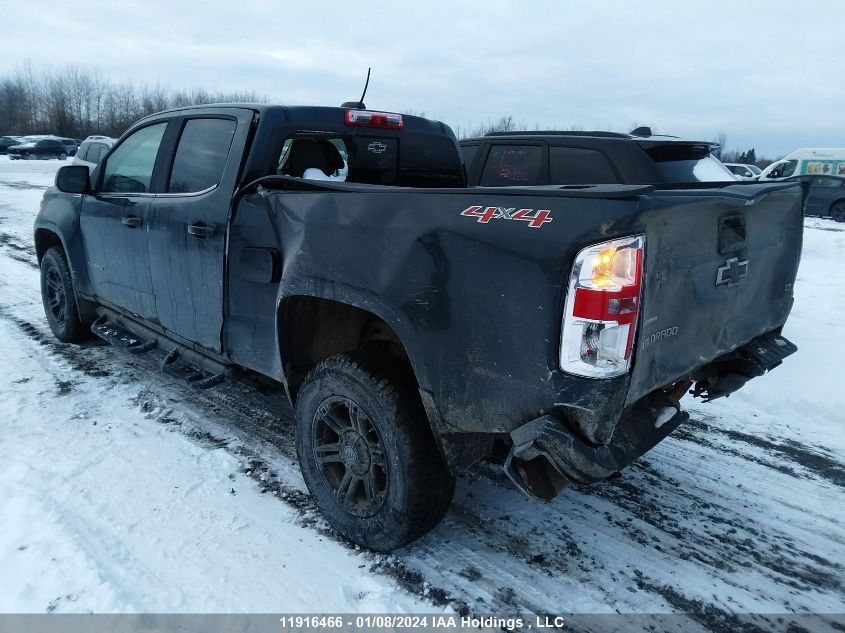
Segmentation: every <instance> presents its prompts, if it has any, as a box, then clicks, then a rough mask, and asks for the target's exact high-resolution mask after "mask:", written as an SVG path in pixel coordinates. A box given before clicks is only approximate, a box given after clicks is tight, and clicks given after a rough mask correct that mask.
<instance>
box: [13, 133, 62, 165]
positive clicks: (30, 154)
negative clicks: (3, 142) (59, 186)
mask: <svg viewBox="0 0 845 633" xmlns="http://www.w3.org/2000/svg"><path fill="white" fill-rule="evenodd" d="M6 153H7V154H8V155H9V158H11V159H13V160H17V159H21V158H25V159H36V158H58V159H59V160H65V159H66V158H67V157H68V150H67V147H66V146H65V145H63V144H62V143H61V142H60V141H58V140H56V139H54V138H42V139H31V140H26V139H25V141H24V142H23V143H21V144H20V145H12V146H11V147H9V148H8V149H7V150H6Z"/></svg>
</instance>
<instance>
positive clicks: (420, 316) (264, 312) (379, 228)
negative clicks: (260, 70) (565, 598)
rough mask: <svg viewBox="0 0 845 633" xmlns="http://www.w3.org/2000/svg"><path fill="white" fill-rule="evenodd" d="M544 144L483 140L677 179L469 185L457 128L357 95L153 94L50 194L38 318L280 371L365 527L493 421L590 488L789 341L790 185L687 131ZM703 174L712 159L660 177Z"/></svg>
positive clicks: (74, 330) (211, 366)
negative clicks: (299, 103)
mask: <svg viewBox="0 0 845 633" xmlns="http://www.w3.org/2000/svg"><path fill="white" fill-rule="evenodd" d="M556 140H562V141H565V142H573V143H574V142H577V141H578V140H579V139H578V138H577V137H573V138H571V139H570V138H569V137H567V138H565V139H557V138H552V139H551V140H550V141H546V140H545V139H544V138H538V139H534V137H532V139H530V140H529V141H527V142H526V141H523V140H521V139H519V140H517V141H515V142H513V143H511V142H510V139H508V138H507V137H503V138H500V137H496V138H494V139H492V140H490V141H489V142H488V141H487V140H485V139H481V140H480V142H479V143H478V144H479V145H489V147H488V149H487V152H486V153H485V154H484V159H485V161H487V162H489V161H490V160H491V159H490V158H488V156H487V155H488V154H489V155H493V154H494V153H497V154H496V155H497V156H498V157H499V158H498V159H496V169H495V170H494V172H493V173H494V174H496V175H497V177H498V178H499V179H500V180H501V179H504V178H505V177H506V175H503V174H502V171H501V170H502V166H503V165H504V164H505V163H506V162H508V161H510V163H511V164H513V165H515V164H516V163H517V162H518V160H521V158H520V156H521V155H520V154H519V152H520V151H522V150H520V149H519V147H520V144H521V145H522V146H524V147H527V148H529V149H528V150H527V151H528V152H530V153H532V154H533V155H534V156H533V158H532V160H534V161H536V160H537V159H538V158H539V161H540V165H541V167H540V170H539V172H538V173H533V172H532V173H530V174H526V175H527V176H533V177H534V179H535V180H537V179H539V177H541V176H542V177H543V178H545V179H546V180H547V179H548V176H547V175H546V176H543V174H542V166H543V165H545V164H546V163H545V162H544V161H545V160H546V159H545V153H544V152H545V151H547V150H548V151H549V152H550V153H552V154H554V153H555V150H556V149H560V150H569V149H576V150H579V152H593V153H594V154H597V155H598V156H599V158H600V159H601V160H604V161H606V162H607V164H608V165H609V166H610V167H609V168H607V169H606V171H604V172H600V171H597V170H598V167H595V165H596V163H595V162H593V163H592V165H593V168H594V171H593V172H588V173H587V174H586V175H587V176H590V177H594V178H598V179H604V178H606V177H607V174H610V175H614V176H616V177H617V178H619V179H621V178H623V177H627V178H637V179H639V180H641V181H643V180H647V179H656V178H663V179H664V180H667V181H668V180H669V179H670V178H673V179H674V180H672V184H668V185H666V186H663V187H661V186H653V185H619V184H607V185H593V186H591V185H581V186H574V187H511V188H490V187H466V181H465V174H464V168H463V165H462V163H461V156H460V150H459V149H458V144H457V142H456V140H455V137H454V134H453V133H452V131H451V130H450V129H449V128H448V127H447V126H446V125H444V124H442V123H440V122H438V121H429V120H426V119H423V118H421V117H415V116H409V115H403V114H396V113H388V112H373V111H367V110H363V109H357V108H354V109H353V108H324V107H283V106H272V105H247V104H244V105H211V106H197V107H190V108H181V109H176V110H172V111H169V112H162V113H159V114H156V115H152V116H149V117H147V118H145V119H142V120H141V121H139V122H138V123H137V124H135V125H134V126H132V128H130V129H129V131H128V132H127V133H126V134H125V135H124V136H123V137H122V138H121V139H120V141H118V142H117V144H116V145H115V147H114V148H112V149H111V150H110V151H109V153H108V154H107V155H106V156H105V158H104V159H103V161H102V162H101V164H100V166H99V167H98V168H97V169H95V170H94V171H93V174H92V173H90V172H89V170H88V169H86V168H84V167H82V166H79V165H70V166H66V167H62V168H61V169H60V170H59V171H58V174H57V176H56V187H54V188H53V187H51V188H50V189H48V190H47V191H46V192H45V194H44V199H43V201H42V204H41V210H40V212H39V214H38V217H37V218H36V220H35V248H36V252H37V257H38V262H39V266H40V268H41V291H42V297H43V301H44V309H45V314H46V317H47V322H48V324H49V326H50V328H51V330H52V331H53V333H54V335H55V336H56V337H58V338H59V339H60V340H62V341H65V342H71V341H78V340H80V339H82V338H84V337H85V335H86V334H90V333H91V332H92V331H93V332H94V333H95V334H97V335H98V336H100V337H102V338H104V339H105V340H107V341H109V342H110V343H112V344H114V345H116V346H117V347H119V348H123V349H126V350H127V351H130V352H133V353H151V354H156V355H159V356H160V357H161V358H162V364H161V367H162V369H163V370H164V371H167V372H168V373H171V374H173V375H175V376H180V377H183V378H185V379H187V380H189V381H192V382H193V383H194V384H196V385H197V386H198V387H202V388H210V387H213V386H214V385H217V384H219V383H221V382H223V381H225V380H236V379H238V378H239V377H240V376H244V375H245V374H244V370H249V373H248V374H246V375H251V376H253V377H254V376H255V375H256V374H260V375H263V376H265V377H266V378H269V379H271V380H273V381H275V383H276V384H277V385H278V386H279V388H283V389H285V391H286V392H287V394H288V396H289V398H290V399H291V402H292V403H293V404H294V405H295V429H294V434H295V442H296V450H297V455H298V457H299V463H300V467H301V470H302V475H303V477H304V480H305V483H306V485H307V486H308V489H309V491H310V492H311V494H312V495H313V497H314V499H315V501H316V504H317V505H318V506H319V507H320V508H321V510H322V511H323V513H324V514H325V516H326V518H327V520H328V521H329V523H330V524H331V525H332V527H334V529H335V530H337V531H338V532H339V533H341V534H343V535H344V536H346V537H347V538H349V539H350V540H352V541H354V542H355V543H358V544H360V545H364V546H366V547H370V548H373V549H377V550H383V551H384V550H391V549H394V548H396V547H401V546H403V545H406V544H407V543H409V542H410V541H412V540H414V539H415V538H417V537H419V536H421V535H422V534H423V533H425V532H426V531H428V530H429V529H431V528H432V527H434V526H435V525H436V524H437V523H438V522H439V521H440V519H441V517H442V516H443V515H444V514H445V512H446V510H447V509H448V507H449V504H450V502H451V500H452V494H453V491H454V486H455V475H456V474H458V473H460V472H461V471H463V470H464V469H466V468H467V467H468V466H470V465H471V464H473V463H474V462H476V461H478V460H480V459H483V458H484V457H485V456H486V455H488V454H489V453H490V452H491V449H492V448H493V443H494V441H499V442H502V443H504V444H505V445H506V446H507V447H508V448H509V449H510V453H509V455H508V458H507V461H506V463H505V472H506V473H507V475H508V476H509V477H510V478H511V479H512V481H513V482H514V483H515V484H516V485H517V486H518V487H519V488H520V489H521V490H522V491H524V492H525V493H527V494H532V495H535V496H537V497H540V498H542V499H550V498H552V497H554V496H555V495H556V494H558V493H559V492H561V491H562V489H563V488H565V487H566V486H567V485H568V484H569V483H572V482H576V483H579V484H590V483H595V482H597V481H600V480H602V479H606V478H608V477H610V476H612V475H613V474H614V473H616V472H617V471H619V470H620V469H622V468H624V467H625V466H627V465H628V464H629V463H631V462H632V461H634V460H636V459H637V458H639V456H640V455H642V454H643V453H645V452H646V451H648V450H649V449H651V448H652V447H653V446H654V445H655V444H657V443H658V442H659V441H661V440H662V439H663V438H664V437H666V436H667V435H668V434H669V433H670V432H671V431H672V430H674V429H675V428H677V427H678V426H680V425H681V424H683V423H685V422H686V421H687V420H688V418H689V416H688V414H687V413H686V412H684V411H682V410H681V409H680V404H679V400H680V398H681V397H683V396H684V395H685V394H686V393H687V392H688V391H689V390H690V388H691V387H692V386H693V384H694V385H695V388H694V389H693V393H694V395H697V396H701V397H703V398H705V399H707V400H712V399H714V398H718V397H721V396H726V395H729V394H730V393H732V392H734V391H736V390H737V389H739V388H741V387H742V386H743V385H744V384H745V383H746V382H747V381H748V380H751V379H753V378H755V377H758V376H761V375H762V374H764V373H766V372H767V371H768V370H770V369H772V368H774V367H776V366H777V365H779V364H780V363H781V361H782V360H783V359H784V358H786V357H787V356H789V355H790V354H791V353H793V352H794V351H795V350H796V348H795V346H794V345H792V344H791V343H789V341H787V340H786V339H785V338H783V337H782V336H781V328H782V327H783V325H784V323H785V322H786V319H787V316H788V314H789V311H790V309H791V307H792V303H793V288H794V281H795V275H796V271H797V268H798V261H799V257H800V251H801V235H802V230H803V220H802V215H801V201H802V197H803V192H802V188H801V187H800V186H798V185H796V184H795V183H765V184H760V183H739V182H737V181H736V180H734V179H733V176H732V175H731V174H730V172H728V171H727V170H726V169H724V167H722V166H721V163H718V161H716V162H715V165H713V164H712V162H713V161H715V159H711V157H710V152H709V146H708V145H704V144H690V143H689V142H675V141H671V140H670V141H666V140H664V139H659V140H658V139H651V140H650V139H640V140H638V141H632V140H630V139H626V138H624V137H623V138H617V137H596V138H595V139H593V138H588V139H587V140H585V141H584V143H586V144H588V145H587V147H586V148H582V147H577V146H575V147H573V148H570V147H568V146H567V145H566V144H565V143H564V144H562V145H560V146H558V145H556V144H555V141H556ZM605 141H606V142H607V143H606V144H607V145H609V146H610V147H609V148H608V149H606V150H605ZM599 144H601V148H602V149H601V150H599V149H591V147H595V146H598V145H599ZM497 147H499V149H497ZM501 148H503V149H501ZM535 150H539V154H540V155H539V157H538V156H537V152H536V151H535ZM605 151H606V153H607V155H609V156H613V157H618V158H617V161H616V163H614V162H611V159H610V158H605V153H604V152H605ZM479 157H480V155H479ZM589 158H590V157H589V156H588V157H587V158H584V156H583V154H578V155H577V156H576V157H570V162H568V163H565V164H566V165H572V166H573V169H574V168H577V167H578V165H577V164H576V163H575V162H573V161H574V160H575V159H583V160H589ZM592 158H595V157H592ZM523 162H525V161H523ZM702 162H703V164H704V166H703V167H702V166H701V164H702ZM558 164H559V163H558ZM615 164H618V165H619V167H618V168H617V167H615V166H614V165H615ZM598 165H603V163H601V162H600V161H599V162H598ZM617 169H618V170H619V171H618V172H617V171H616V170H617ZM509 173H513V172H509ZM562 173H563V175H564V176H566V177H571V175H570V174H568V173H567V172H566V170H564V171H563V172H562ZM592 174H594V175H592ZM708 174H716V175H719V176H721V177H723V178H724V179H725V181H724V182H717V183H707V184H706V185H703V184H701V183H696V182H693V183H689V184H677V181H678V180H679V179H683V178H694V177H703V176H706V175H708ZM582 175H583V172H582V174H579V176H578V177H579V178H581V176H582ZM524 180H525V179H523V178H515V177H511V181H512V182H513V183H514V184H522V183H523V182H524ZM80 353H81V354H84V353H85V351H84V350H83V351H81V352H80ZM705 468H706V466H704V465H703V466H702V469H705Z"/></svg>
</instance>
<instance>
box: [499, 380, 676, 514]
mask: <svg viewBox="0 0 845 633" xmlns="http://www.w3.org/2000/svg"><path fill="white" fill-rule="evenodd" d="M688 419H689V415H688V414H687V413H686V412H685V411H681V410H680V409H679V408H678V405H677V404H676V403H674V402H673V401H672V400H671V399H670V398H668V397H667V396H666V395H665V394H663V393H657V394H653V395H652V396H650V397H646V398H643V399H642V400H641V401H639V402H637V403H636V404H634V405H632V406H631V407H629V408H628V409H627V410H626V411H625V413H624V414H623V415H622V418H621V419H620V421H619V425H618V426H617V427H616V431H615V432H614V434H613V438H612V439H611V441H610V443H609V444H606V445H592V444H589V443H588V442H585V441H584V440H582V439H580V438H579V437H578V436H577V435H575V434H574V433H573V432H572V431H570V430H569V429H567V428H566V425H565V423H564V422H563V421H561V420H559V419H558V418H556V417H554V416H551V415H544V416H542V417H539V418H537V419H535V420H532V421H531V422H528V423H527V424H524V425H522V426H520V427H519V428H517V429H515V430H514V431H512V432H511V439H512V440H513V447H512V448H511V452H510V454H509V455H508V457H507V460H506V461H505V472H506V473H507V475H508V477H510V479H511V480H512V481H513V482H514V483H515V484H516V486H517V487H518V488H519V489H520V490H522V491H523V492H525V493H526V494H528V495H531V496H533V497H537V498H539V499H542V500H544V501H548V500H550V499H553V498H554V497H555V496H557V495H558V494H559V493H560V492H561V491H562V490H563V489H564V488H565V487H566V486H567V485H569V484H570V483H573V482H574V483H579V484H592V483H596V482H598V481H601V480H603V479H607V478H608V477H610V476H611V475H613V474H614V473H617V472H619V471H620V470H622V469H623V468H625V467H626V466H627V465H629V464H630V463H631V462H633V461H635V460H636V459H638V458H639V457H640V456H642V455H643V454H644V453H646V452H647V451H648V450H650V449H651V448H653V447H654V446H655V445H656V444H657V443H658V442H660V441H661V440H662V439H663V438H665V437H666V436H667V435H669V434H670V433H671V432H672V431H674V430H675V429H676V428H677V427H678V426H679V425H680V424H682V423H683V422H686V421H687V420H688Z"/></svg>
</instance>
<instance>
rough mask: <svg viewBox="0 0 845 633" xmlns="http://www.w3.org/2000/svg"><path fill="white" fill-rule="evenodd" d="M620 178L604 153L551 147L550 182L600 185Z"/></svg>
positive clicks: (575, 148)
mask: <svg viewBox="0 0 845 633" xmlns="http://www.w3.org/2000/svg"><path fill="white" fill-rule="evenodd" d="M617 182H619V179H618V178H617V177H616V172H614V171H613V167H612V166H611V164H610V161H609V160H607V158H605V156H604V154H602V153H601V152H598V151H596V150H592V149H581V148H577V147H550V148H549V183H551V184H553V185H598V184H605V183H617Z"/></svg>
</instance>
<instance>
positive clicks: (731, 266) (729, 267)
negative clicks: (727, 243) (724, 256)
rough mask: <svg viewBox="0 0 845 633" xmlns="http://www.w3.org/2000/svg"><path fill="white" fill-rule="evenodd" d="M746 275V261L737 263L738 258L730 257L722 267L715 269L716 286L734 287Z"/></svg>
mask: <svg viewBox="0 0 845 633" xmlns="http://www.w3.org/2000/svg"><path fill="white" fill-rule="evenodd" d="M747 274H748V260H747V259H746V260H744V261H739V258H738V257H731V258H730V259H728V261H726V262H725V265H724V266H719V268H717V269H716V285H717V286H722V285H724V284H727V285H728V288H731V287H733V286H736V285H737V284H738V283H739V282H740V280H741V279H742V278H743V277H745V276H746V275H747Z"/></svg>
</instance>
